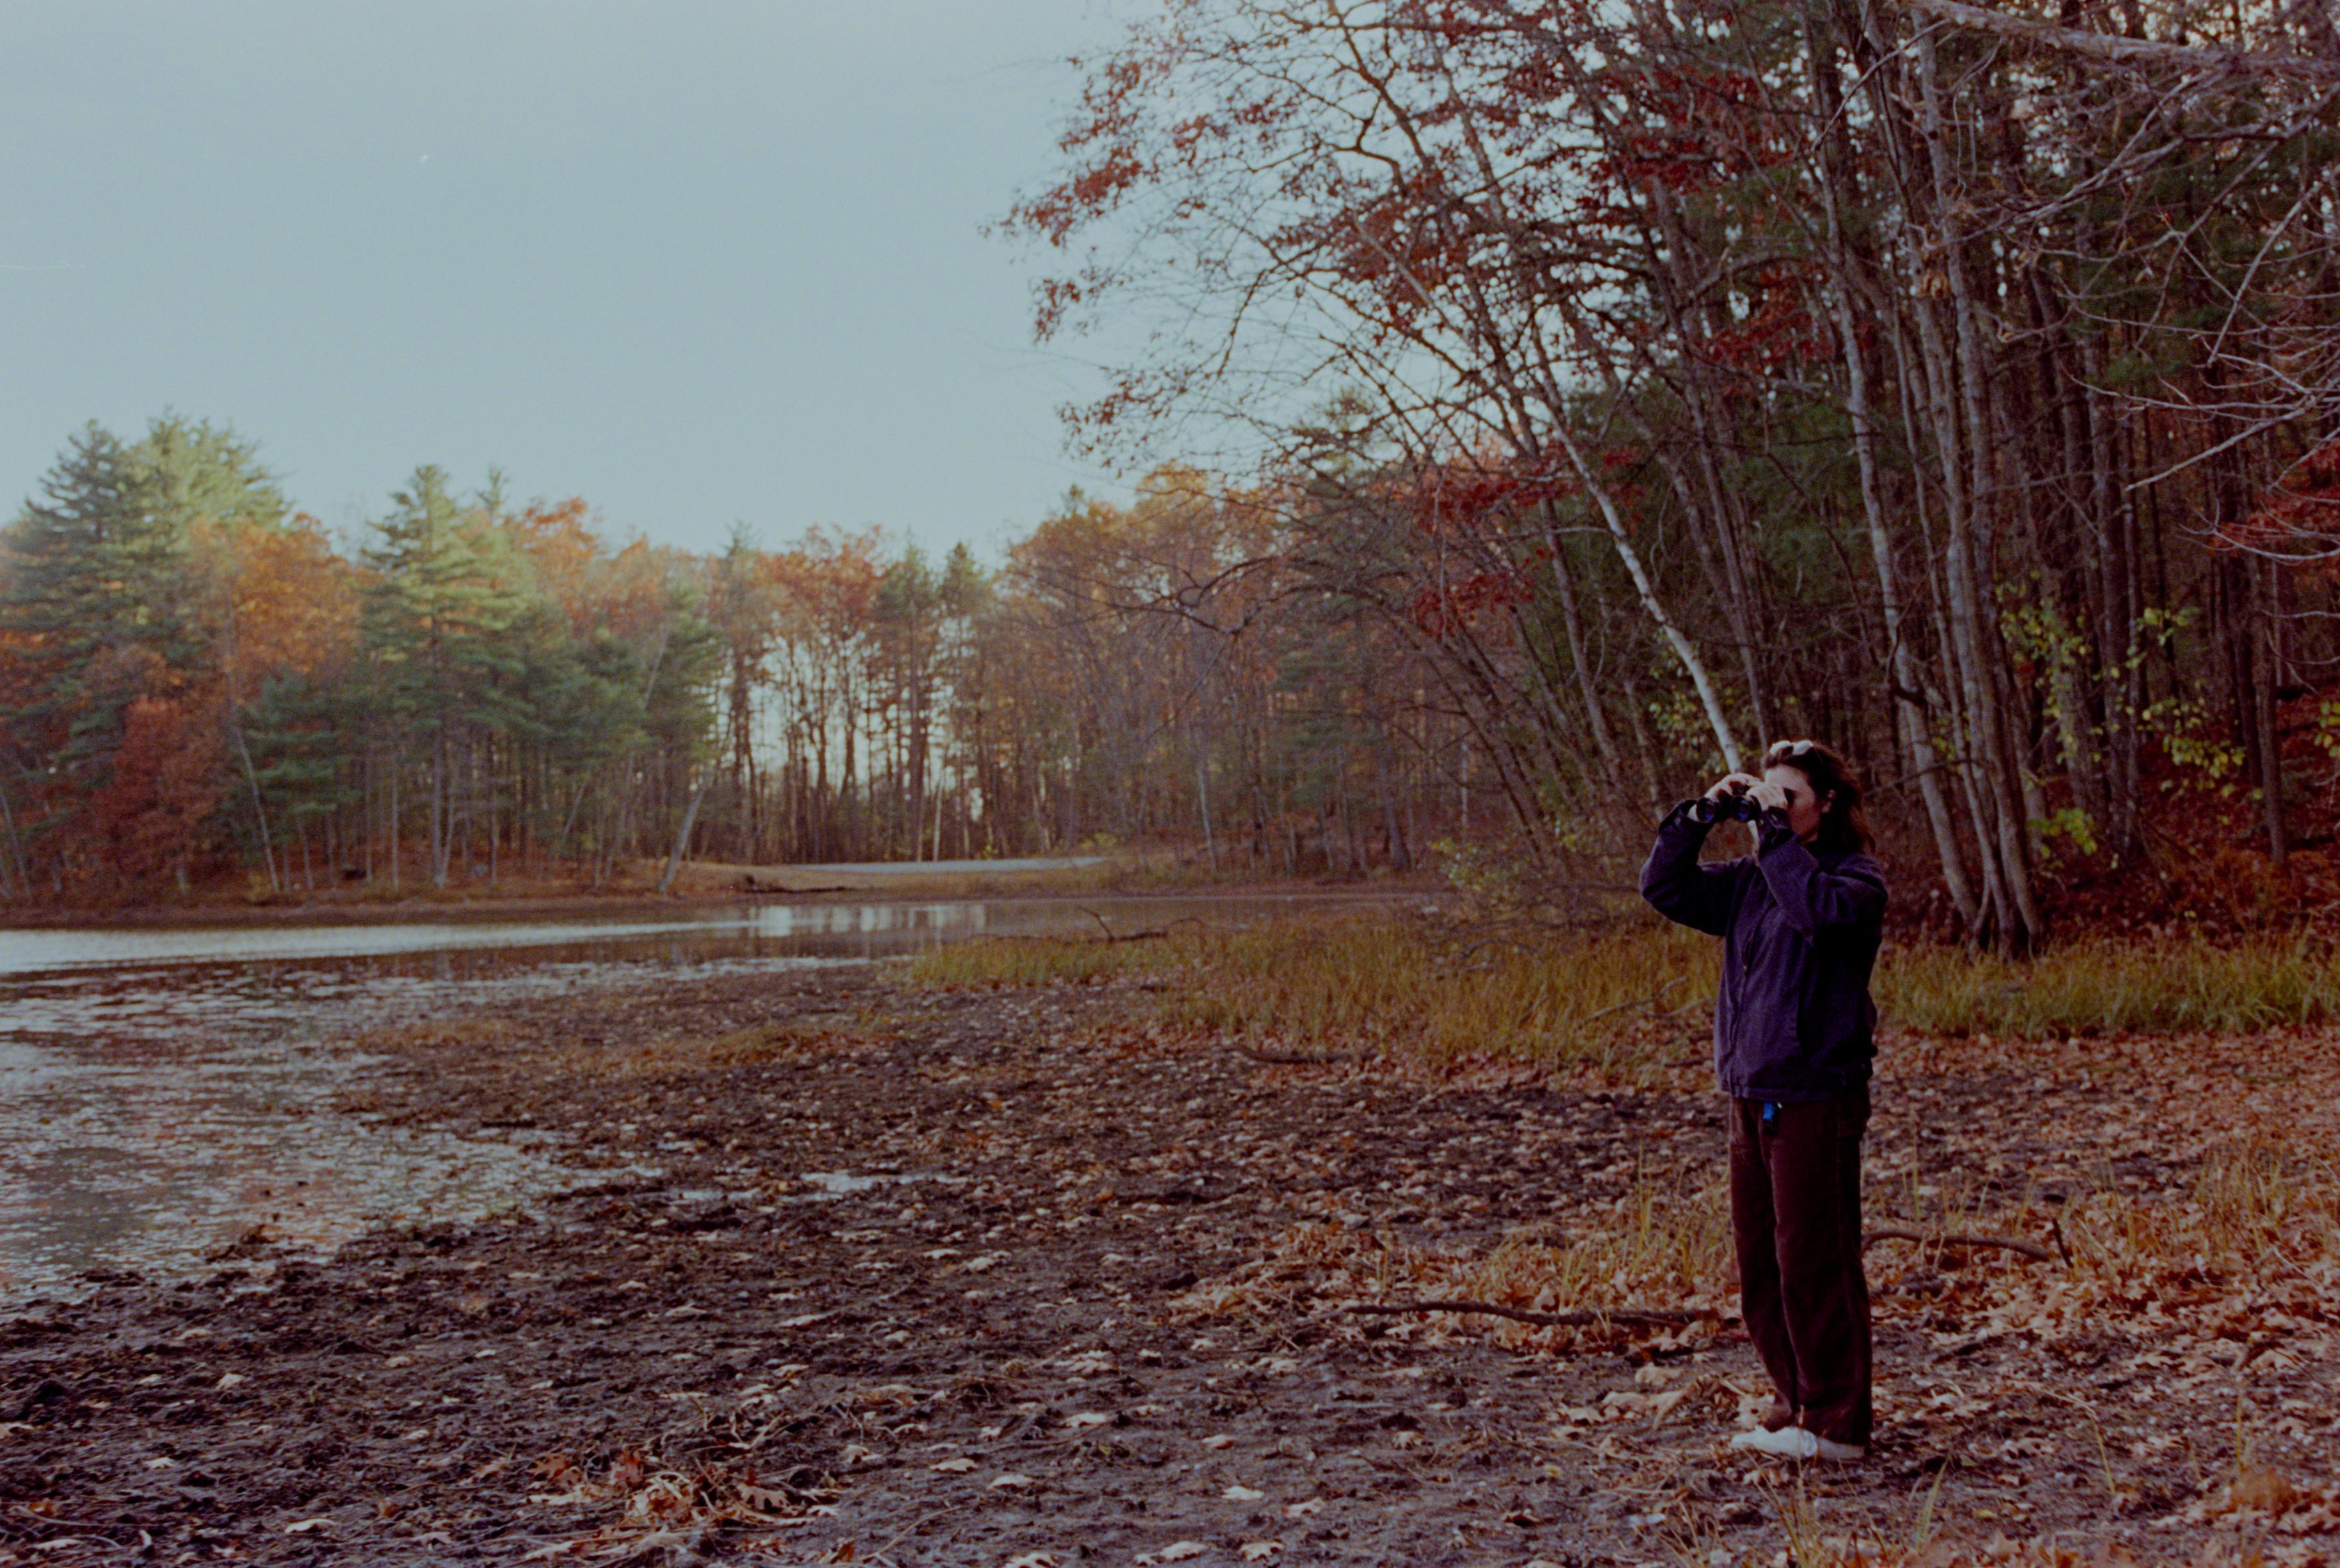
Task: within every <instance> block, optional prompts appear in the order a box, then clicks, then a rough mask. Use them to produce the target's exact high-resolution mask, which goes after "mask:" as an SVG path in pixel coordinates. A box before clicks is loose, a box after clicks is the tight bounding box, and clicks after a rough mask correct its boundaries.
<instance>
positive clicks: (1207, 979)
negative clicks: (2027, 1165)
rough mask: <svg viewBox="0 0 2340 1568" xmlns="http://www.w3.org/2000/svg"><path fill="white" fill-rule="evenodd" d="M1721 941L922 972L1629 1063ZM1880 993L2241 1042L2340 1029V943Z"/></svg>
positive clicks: (2072, 965) (1409, 924)
mask: <svg viewBox="0 0 2340 1568" xmlns="http://www.w3.org/2000/svg"><path fill="white" fill-rule="evenodd" d="M1719 951H1720V943H1718V942H1714V941H1712V940H1710V939H1709V938H1705V937H1700V936H1698V935H1695V934H1693V933H1691V932H1684V931H1681V930H1680V929H1679V928H1675V927H1669V926H1661V925H1658V924H1655V923H1644V922H1635V923H1631V924H1628V925H1624V926H1621V927H1619V928H1616V929H1614V930H1612V931H1610V932H1601V933H1584V932H1553V933H1536V934H1533V935H1531V936H1527V937H1521V936H1518V935H1516V934H1513V935H1508V936H1504V937H1502V939H1500V940H1490V939H1487V938H1484V937H1482V936H1474V934H1473V933H1472V931H1470V930H1469V929H1467V928H1457V929H1449V928H1445V927H1442V926H1437V925H1433V924H1429V923H1425V922H1419V921H1414V920H1410V919H1403V918H1400V917H1397V916H1393V915H1390V914H1386V913H1381V914H1371V915H1355V914H1347V915H1318V916H1301V917H1296V918H1294V919H1290V920H1285V921H1281V922H1273V923H1270V924H1264V925H1259V926H1254V927H1252V928H1249V929H1247V930H1243V931H1208V930H1194V931H1187V932H1177V933H1174V934H1173V935H1172V936H1171V937H1170V938H1168V939H1166V940H1163V941H1157V942H1116V943H1106V942H1094V941H1080V940H1071V941H1063V940H1005V941H993V942H977V943H968V944H966V945H963V946H958V947H953V948H948V949H946V950H944V951H942V952H937V953H934V954H931V955H929V956H927V957H926V958H922V959H920V960H919V961H917V963H916V964H915V965H914V966H913V967H912V971H911V972H912V977H913V979H914V980H916V981H919V982H921V983H925V984H930V985H941V986H1000V985H1008V986H1023V985H1055V984H1078V983H1085V982H1091V981H1101V980H1106V979H1111V978H1115V977H1117V976H1126V975H1133V974H1156V975H1162V976H1165V977H1175V979H1176V980H1177V981H1180V982H1181V983H1179V984H1177V985H1175V986H1174V987H1173V990H1174V991H1175V1001H1174V1002H1173V1007H1174V1011H1175V1014H1176V1015H1177V1016H1178V1017H1179V1018H1181V1019H1182V1020H1184V1021H1186V1022H1189V1023H1192V1024H1195V1025H1197V1026H1201V1027H1205V1028H1209V1029H1214V1030H1222V1031H1229V1032H1232V1033H1234V1034H1237V1035H1239V1036H1243V1037H1245V1038H1255V1039H1274V1040H1289V1041H1300V1042H1305V1043H1309V1044H1315V1045H1323V1044H1330V1045H1341V1046H1349V1045H1367V1046H1376V1047H1383V1046H1386V1047H1399V1048H1403V1049H1405V1050H1411V1051H1414V1052H1418V1053H1420V1054H1421V1055H1423V1056H1424V1057H1426V1058H1428V1059H1430V1060H1442V1061H1443V1060H1458V1059H1465V1058H1487V1057H1497V1058H1503V1057H1508V1058H1514V1059H1518V1060H1526V1061H1532V1062H1546V1063H1559V1062H1563V1061H1581V1060H1588V1059H1599V1058H1601V1057H1602V1056H1603V1054H1604V1053H1609V1054H1614V1053H1617V1052H1619V1051H1621V1050H1625V1049H1626V1043H1627V1042H1628V1041H1629V1040H1631V1039H1633V1038H1634V1037H1635V1036H1636V1035H1637V1034H1639V1035H1647V1034H1648V1033H1649V1032H1650V1031H1649V1030H1648V1028H1647V1027H1646V1026H1648V1025H1649V1024H1651V1022H1652V1021H1657V1020H1665V1019H1680V1020H1682V1021H1687V1022H1688V1023H1689V1024H1690V1025H1691V1026H1692V1027H1695V1028H1702V1027H1703V1025H1704V1021H1705V1019H1706V1016H1707V1013H1706V1009H1707V1007H1708V1006H1709V1004H1710V1003H1711V1001H1712V999H1713V995H1714V988H1715V981H1716V974H1717V961H1718V956H1719ZM1875 990H1876V994H1877V999H1878V1004H1879V1011H1880V1013H1881V1015H1882V1017H1883V1021H1884V1023H1885V1025H1886V1026H1887V1027H1888V1028H1899V1029H1904V1030H1908V1031H1912V1032H1915V1033H1919V1034H1925V1035H1947V1036H1961V1035H1973V1034H1988V1035H1993V1036H1996V1037H1998V1038H2000V1039H2006V1040H2061V1039H2064V1038H2067V1037H2069V1036H2073V1035H2087V1036H2095V1035H2106V1034H2119V1033H2140V1034H2144V1033H2150V1034H2179V1033H2243V1032H2248V1031H2257V1030H2264V1029H2268V1028H2272V1027H2276V1026H2278V1025H2284V1024H2315V1023H2332V1022H2340V947H2335V946H2334V945H2333V944H2332V943H2330V942H2325V941H2321V940H2317V939H2313V938H2305V937H2297V938H2264V939H2258V940H2255V941H2249V942H2238V943H2232V944H2226V945H2220V944H2217V943H2213V942H2204V941H2198V940H2185V941H2176V942H2154V943H2143V942H2139V943H2122V942H2111V941H2101V940H2099V941H2091V942H2079V943H2075V944H2073V945H2070V946H2067V947H2062V948H2057V949H2054V950H2051V951H2049V952H2046V953H2044V954H2041V955H2040V956H2038V957H2036V958H2033V959H2030V960H2028V961H2025V962H2016V961H2011V960H2007V959H1999V958H1994V957H1990V956H1988V955H1978V954H1976V953H1973V952H1968V951H1967V950H1965V949H1963V948H1957V947H1945V946H1931V945H1913V946H1904V945H1900V944H1894V945H1889V947H1888V948H1887V950H1886V952H1885V953H1884V956H1883V958H1882V959H1881V961H1880V962H1879V968H1878V973H1877V978H1876V985H1875ZM1670 1038H1671V1034H1670ZM1629 1054H1630V1053H1629ZM1619 1060H1620V1065H1625V1062H1624V1060H1623V1058H1620V1059H1619Z"/></svg>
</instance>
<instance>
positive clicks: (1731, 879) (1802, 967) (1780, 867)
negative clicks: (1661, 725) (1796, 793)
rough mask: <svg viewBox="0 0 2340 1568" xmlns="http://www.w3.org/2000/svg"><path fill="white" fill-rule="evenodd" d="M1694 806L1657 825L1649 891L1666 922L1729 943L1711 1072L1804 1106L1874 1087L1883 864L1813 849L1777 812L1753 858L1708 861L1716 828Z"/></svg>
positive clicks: (1760, 1095)
mask: <svg viewBox="0 0 2340 1568" xmlns="http://www.w3.org/2000/svg"><path fill="white" fill-rule="evenodd" d="M1691 804H1692V803H1691V802H1689V801H1684V802H1682V803H1681V804H1680V805H1678V806H1676V807H1674V809H1673V810H1672V811H1671V812H1669V813H1668V814H1666V820H1665V821H1664V822H1663V823H1660V824H1659V826H1658V843H1657V847H1656V848H1654V849H1652V850H1651V852H1650V859H1649V863H1647V864H1645V865H1643V866H1642V867H1641V896H1642V897H1643V898H1645V899H1647V900H1648V901H1649V902H1650V904H1651V907H1652V908H1653V909H1655V910H1656V911H1657V912H1659V913H1660V914H1662V915H1664V916H1665V917H1666V918H1667V919H1668V920H1671V921H1675V922H1679V923H1681V924H1682V925H1686V926H1689V927H1691V929H1693V930H1696V931H1702V932H1706V933H1707V934H1708V935H1710V936H1719V937H1720V938H1722V990H1721V993H1720V995H1719V996H1718V997H1717V998H1716V999H1715V1004H1714V1070H1715V1074H1716V1076H1717V1077H1718V1078H1720V1080H1722V1088H1723V1091H1724V1092H1725V1093H1727V1094H1730V1095H1732V1096H1734V1097H1736V1098H1738V1099H1740V1100H1778V1101H1780V1102H1782V1103H1802V1102H1805V1101H1810V1100H1833V1099H1835V1098H1836V1097H1837V1096H1838V1095H1839V1094H1842V1093H1844V1092H1846V1091H1847V1090H1851V1089H1854V1088H1856V1087H1858V1086H1859V1085H1860V1084H1863V1083H1866V1082H1868V1081H1869V1060H1870V1059H1871V1058H1872V1057H1874V1056H1875V1055H1876V1054H1877V1044H1876V1037H1877V1007H1876V1004H1875V1003H1873V1002H1872V1001H1869V973H1870V971H1872V970H1874V969H1875V968H1876V965H1877V947H1878V943H1879V941H1881V940H1882V938H1883V934H1884V921H1885V871H1884V868H1883V867H1881V866H1879V864H1878V863H1877V862H1876V861H1875V860H1873V859H1871V858H1870V857H1869V856H1868V855H1865V854H1861V853H1858V852H1855V853H1848V854H1819V855H1816V854H1814V853H1812V852H1811V851H1810V849H1807V848H1806V847H1805V846H1804V845H1803V844H1801V843H1798V842H1797V840H1796V835H1795V834H1794V833H1790V832H1789V831H1788V822H1787V817H1786V815H1785V814H1783V813H1781V812H1780V811H1777V810H1773V811H1770V812H1767V813H1765V814H1764V815H1763V818H1762V820H1761V822H1760V823H1759V824H1758V840H1759V842H1758V843H1757V846H1756V853H1754V854H1753V855H1752V856H1742V857H1740V859H1738V860H1732V861H1723V862H1720V863H1717V864H1714V865H1701V864H1700V863H1699V859H1698V856H1699V851H1700V849H1701V848H1703V847H1704V845H1705V843H1706V835H1707V832H1708V824H1706V823H1700V822H1699V821H1698V820H1697V819H1696V818H1695V817H1693V816H1691Z"/></svg>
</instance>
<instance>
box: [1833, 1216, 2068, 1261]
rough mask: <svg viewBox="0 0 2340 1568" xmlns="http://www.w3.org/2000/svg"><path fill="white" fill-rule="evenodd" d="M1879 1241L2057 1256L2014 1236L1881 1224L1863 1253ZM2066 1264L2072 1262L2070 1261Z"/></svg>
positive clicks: (2045, 1257) (2053, 1258) (1863, 1246)
mask: <svg viewBox="0 0 2340 1568" xmlns="http://www.w3.org/2000/svg"><path fill="white" fill-rule="evenodd" d="M1880 1241H1915V1242H1918V1243H1919V1244H1920V1245H1921V1246H1929V1247H1999V1248H2002V1249H2003V1250H2005V1251H2008V1252H2020V1253H2021V1254H2023V1256H2024V1257H2036V1258H2038V1260H2039V1261H2040V1262H2042V1263H2053V1262H2055V1261H2056V1254H2055V1253H2054V1252H2053V1251H2051V1250H2050V1249H2048V1247H2042V1246H2040V1245H2039V1243H2038V1242H2036V1241H2023V1240H2019V1239H2018V1238H2015V1237H2012V1236H1964V1235H1960V1234H1959V1233H1958V1232H1957V1231H1951V1230H1942V1231H1930V1230H1913V1229H1911V1228H1909V1227H1907V1226H1900V1225H1880V1226H1878V1227H1876V1228H1873V1229H1871V1230H1870V1231H1869V1234H1867V1235H1866V1236H1864V1237H1862V1238H1860V1249H1861V1250H1862V1251H1863V1252H1866V1251H1868V1250H1869V1248H1870V1247H1874V1246H1876V1245H1877V1244H1878V1243H1879V1242H1880ZM2065 1261H2067V1262H2069V1261H2070V1259H2069V1258H2067V1259H2066V1260H2065Z"/></svg>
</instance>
